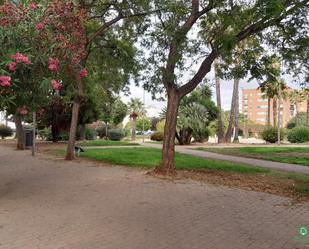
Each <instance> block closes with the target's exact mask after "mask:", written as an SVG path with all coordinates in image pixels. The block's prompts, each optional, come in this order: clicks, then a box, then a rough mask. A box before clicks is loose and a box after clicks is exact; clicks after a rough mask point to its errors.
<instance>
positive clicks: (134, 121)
mask: <svg viewBox="0 0 309 249" xmlns="http://www.w3.org/2000/svg"><path fill="white" fill-rule="evenodd" d="M132 125H133V127H132V141H135V140H136V116H133V117H132Z"/></svg>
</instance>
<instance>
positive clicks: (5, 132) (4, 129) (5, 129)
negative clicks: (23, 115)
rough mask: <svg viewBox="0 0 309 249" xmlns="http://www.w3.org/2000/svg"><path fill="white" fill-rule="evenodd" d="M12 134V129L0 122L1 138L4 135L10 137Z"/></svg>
mask: <svg viewBox="0 0 309 249" xmlns="http://www.w3.org/2000/svg"><path fill="white" fill-rule="evenodd" d="M12 135H13V130H12V129H11V128H10V127H9V126H6V125H1V124H0V137H1V138H2V139H4V138H6V137H10V136H12Z"/></svg>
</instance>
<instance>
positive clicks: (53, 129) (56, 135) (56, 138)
mask: <svg viewBox="0 0 309 249" xmlns="http://www.w3.org/2000/svg"><path fill="white" fill-rule="evenodd" d="M51 132H52V139H53V143H57V142H58V141H59V135H60V131H59V129H58V126H57V124H52V126H51Z"/></svg>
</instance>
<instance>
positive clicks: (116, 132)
mask: <svg viewBox="0 0 309 249" xmlns="http://www.w3.org/2000/svg"><path fill="white" fill-rule="evenodd" d="M124 135H125V134H124V131H123V130H122V129H111V130H108V131H107V136H108V138H109V139H110V140H112V141H120V140H121V139H123V138H124Z"/></svg>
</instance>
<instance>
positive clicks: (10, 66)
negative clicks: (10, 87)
mask: <svg viewBox="0 0 309 249" xmlns="http://www.w3.org/2000/svg"><path fill="white" fill-rule="evenodd" d="M16 65H17V63H16V62H14V61H13V62H11V63H10V64H9V65H8V68H9V70H10V71H12V72H15V71H16Z"/></svg>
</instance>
